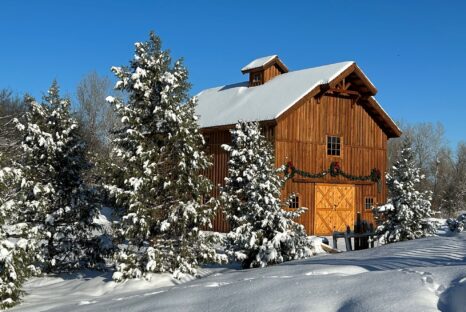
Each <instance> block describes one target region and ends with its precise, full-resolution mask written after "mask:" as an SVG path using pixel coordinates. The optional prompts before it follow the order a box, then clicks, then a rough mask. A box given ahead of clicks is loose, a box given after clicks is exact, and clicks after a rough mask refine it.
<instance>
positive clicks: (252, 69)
mask: <svg viewBox="0 0 466 312" xmlns="http://www.w3.org/2000/svg"><path fill="white" fill-rule="evenodd" d="M241 72H242V73H243V74H246V73H249V87H254V86H260V85H262V84H264V83H266V82H267V81H269V80H271V79H273V78H274V77H276V76H278V75H281V74H284V73H287V72H288V68H287V67H286V66H285V64H283V62H282V61H281V60H280V59H279V58H278V56H277V55H271V56H265V57H261V58H258V59H255V60H254V61H252V62H251V63H249V64H248V65H246V66H244V67H243V68H242V69H241Z"/></svg>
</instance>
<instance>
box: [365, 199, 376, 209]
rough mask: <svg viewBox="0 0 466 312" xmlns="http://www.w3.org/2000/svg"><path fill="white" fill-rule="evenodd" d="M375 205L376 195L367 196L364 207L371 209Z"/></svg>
mask: <svg viewBox="0 0 466 312" xmlns="http://www.w3.org/2000/svg"><path fill="white" fill-rule="evenodd" d="M372 207H374V197H366V198H365V199H364V208H365V209H366V210H371V209H372Z"/></svg>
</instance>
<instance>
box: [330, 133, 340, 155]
mask: <svg viewBox="0 0 466 312" xmlns="http://www.w3.org/2000/svg"><path fill="white" fill-rule="evenodd" d="M327 155H330V156H340V155H341V139H340V137H338V136H330V135H329V136H328V137H327Z"/></svg>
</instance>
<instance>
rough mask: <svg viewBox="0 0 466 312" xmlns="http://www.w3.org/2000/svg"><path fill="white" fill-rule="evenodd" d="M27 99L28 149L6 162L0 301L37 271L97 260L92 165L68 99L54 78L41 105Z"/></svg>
mask: <svg viewBox="0 0 466 312" xmlns="http://www.w3.org/2000/svg"><path fill="white" fill-rule="evenodd" d="M26 103H27V106H28V111H27V112H26V114H25V116H24V118H22V119H21V120H22V121H19V120H17V119H16V120H15V123H16V127H17V129H18V130H19V132H20V133H21V139H20V140H19V142H18V144H19V146H20V148H21V149H22V153H21V154H19V155H18V156H17V157H16V158H15V159H14V160H13V159H11V160H10V164H9V167H4V168H1V169H0V300H1V301H0V307H9V306H12V305H14V304H15V303H16V302H17V301H18V300H19V296H20V295H21V283H22V282H23V281H24V280H25V279H26V278H27V277H29V276H31V275H32V274H37V273H39V272H40V271H42V270H43V271H45V272H61V271H64V270H69V269H75V268H78V267H81V266H89V265H94V264H96V261H97V260H99V259H98V248H97V247H98V246H97V243H96V238H95V237H94V235H93V234H92V230H94V229H96V228H97V226H96V225H95V224H94V218H95V217H97V215H98V209H97V208H96V207H95V206H94V205H93V204H92V203H91V201H90V198H89V194H90V193H91V190H90V189H88V188H87V187H86V186H85V185H84V183H83V182H82V180H81V175H82V172H83V170H85V169H86V168H87V167H88V164H87V162H86V160H85V152H84V144H83V141H82V140H81V138H80V136H79V131H78V125H77V122H76V120H75V119H74V118H73V117H72V116H71V113H70V111H69V108H70V102H69V100H68V99H62V98H60V96H59V89H58V85H57V83H56V82H53V84H52V86H51V88H50V89H49V91H48V94H47V95H46V96H44V101H43V103H42V104H39V103H37V102H36V101H35V100H34V99H32V98H30V97H28V98H27V100H26Z"/></svg>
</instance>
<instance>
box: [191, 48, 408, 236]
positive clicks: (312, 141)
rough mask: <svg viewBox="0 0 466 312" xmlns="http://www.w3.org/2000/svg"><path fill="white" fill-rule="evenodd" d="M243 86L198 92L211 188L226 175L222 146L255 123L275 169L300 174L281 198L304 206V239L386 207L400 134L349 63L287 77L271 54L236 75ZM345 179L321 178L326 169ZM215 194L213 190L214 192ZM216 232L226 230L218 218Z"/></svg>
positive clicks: (368, 84) (361, 74) (219, 216)
mask: <svg viewBox="0 0 466 312" xmlns="http://www.w3.org/2000/svg"><path fill="white" fill-rule="evenodd" d="M241 71H242V73H243V74H248V75H249V77H248V80H247V81H245V82H241V83H236V84H231V85H225V86H220V87H215V88H211V89H207V90H204V91H202V92H200V93H199V94H198V106H197V108H196V113H197V114H198V115H199V124H200V126H201V130H202V133H203V134H204V136H205V138H206V142H207V148H208V152H209V153H210V154H212V155H213V167H212V168H211V169H210V170H209V172H207V175H208V176H209V178H210V179H211V180H212V181H213V182H214V184H215V185H218V184H223V182H224V178H225V177H226V175H227V173H228V171H227V170H228V169H227V161H228V156H227V153H226V152H225V151H224V150H223V149H222V147H221V145H222V144H229V143H230V142H231V137H230V132H229V129H231V128H232V127H233V125H234V124H235V123H236V122H237V121H238V120H243V121H260V124H261V128H262V131H263V133H264V135H265V136H266V137H267V138H268V139H269V140H270V141H271V142H272V144H273V146H274V148H275V161H276V166H277V167H278V166H282V165H284V164H293V168H295V169H296V170H299V172H301V173H303V174H302V175H299V174H298V175H294V176H293V177H292V178H290V179H289V180H288V181H287V182H286V184H285V188H284V190H283V192H282V196H283V197H286V196H288V195H289V194H291V193H296V194H297V197H296V199H295V200H294V201H293V202H292V203H291V204H290V207H289V208H288V209H295V208H296V207H307V208H308V210H307V212H306V213H304V214H302V215H301V217H300V218H299V220H298V221H299V222H300V223H302V224H303V225H304V226H305V228H306V231H307V232H308V233H309V234H315V235H325V234H330V233H331V232H332V231H334V230H337V231H340V230H344V227H345V226H346V224H350V225H351V224H353V223H354V219H355V217H356V213H357V212H361V214H362V216H363V218H364V219H366V220H372V219H373V217H372V211H371V209H370V208H371V207H372V206H373V205H376V204H381V203H385V201H386V196H387V191H386V187H385V177H384V175H383V174H381V175H380V180H377V179H374V178H371V179H357V178H355V177H367V176H371V175H373V174H374V172H381V173H383V172H385V170H386V166H387V142H388V140H389V139H390V138H395V137H399V136H400V135H401V131H400V129H399V128H398V127H397V126H396V124H395V123H394V121H393V120H392V119H391V118H390V116H389V115H388V114H387V113H386V112H385V111H384V109H383V108H382V107H381V105H380V104H379V103H378V102H377V100H376V99H375V97H374V96H375V95H376V93H377V89H376V87H375V86H374V84H373V83H372V82H371V81H370V80H369V78H368V77H367V76H366V75H365V74H364V72H363V71H362V70H361V69H360V68H359V67H358V65H357V64H356V63H355V62H352V61H349V62H341V63H335V64H329V65H324V66H319V67H313V68H307V69H303V70H296V71H289V70H288V68H287V66H286V65H285V64H284V63H283V62H282V61H281V60H280V58H279V57H278V56H277V55H272V56H267V57H262V58H258V59H256V60H253V61H252V62H250V63H249V64H247V65H246V66H244V67H243V68H242V69H241ZM335 164H336V165H337V166H338V170H341V172H342V173H344V174H323V175H322V174H319V173H323V172H328V170H330V169H329V168H333V169H332V170H335ZM214 195H215V196H217V195H218V189H216V190H215V191H214ZM214 230H217V231H227V230H228V225H227V224H226V223H225V221H224V218H223V215H222V214H221V213H218V214H217V217H216V220H214Z"/></svg>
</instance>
